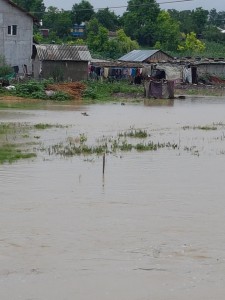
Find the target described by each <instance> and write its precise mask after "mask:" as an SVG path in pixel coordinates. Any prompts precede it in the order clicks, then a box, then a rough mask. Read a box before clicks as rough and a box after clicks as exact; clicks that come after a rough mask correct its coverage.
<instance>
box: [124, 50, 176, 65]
mask: <svg viewBox="0 0 225 300" xmlns="http://www.w3.org/2000/svg"><path fill="white" fill-rule="evenodd" d="M118 60H119V61H126V62H137V63H147V64H151V63H158V62H160V61H164V62H168V61H171V60H173V57H172V56H170V55H169V54H167V53H165V52H164V51H162V50H133V51H131V52H129V53H127V54H125V55H124V56H122V57H120V58H119V59H118Z"/></svg>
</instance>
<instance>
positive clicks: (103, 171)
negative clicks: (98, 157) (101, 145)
mask: <svg viewBox="0 0 225 300" xmlns="http://www.w3.org/2000/svg"><path fill="white" fill-rule="evenodd" d="M102 173H103V175H104V174H105V153H104V154H103V168H102Z"/></svg>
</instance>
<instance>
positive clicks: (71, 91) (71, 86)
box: [47, 82, 86, 100]
mask: <svg viewBox="0 0 225 300" xmlns="http://www.w3.org/2000/svg"><path fill="white" fill-rule="evenodd" d="M85 88H86V86H85V84H83V83H81V82H69V83H58V84H50V85H48V86H47V89H48V90H51V91H54V92H65V93H67V94H68V95H70V96H71V97H72V98H73V100H80V99H81V98H82V94H83V92H84V90H85Z"/></svg>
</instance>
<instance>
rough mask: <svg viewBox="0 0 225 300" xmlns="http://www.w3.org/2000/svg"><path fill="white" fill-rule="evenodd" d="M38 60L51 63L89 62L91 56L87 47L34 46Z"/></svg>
mask: <svg viewBox="0 0 225 300" xmlns="http://www.w3.org/2000/svg"><path fill="white" fill-rule="evenodd" d="M35 47H36V50H37V55H38V58H39V60H42V61H43V60H53V61H90V60H91V54H90V52H89V50H88V48H87V46H73V45H49V44H42V45H35Z"/></svg>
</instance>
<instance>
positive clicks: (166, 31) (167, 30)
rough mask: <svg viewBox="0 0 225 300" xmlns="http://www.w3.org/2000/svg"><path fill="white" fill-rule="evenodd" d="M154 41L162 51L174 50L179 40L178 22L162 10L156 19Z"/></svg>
mask: <svg viewBox="0 0 225 300" xmlns="http://www.w3.org/2000/svg"><path fill="white" fill-rule="evenodd" d="M156 22H157V28H156V31H155V39H156V40H157V42H159V43H160V45H161V48H162V49H164V50H176V49H177V46H178V43H179V38H180V26H179V22H178V21H175V20H174V19H172V18H171V16H170V14H169V13H168V12H167V11H164V10H162V11H161V12H160V13H159V15H158V17H157V19H156Z"/></svg>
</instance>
